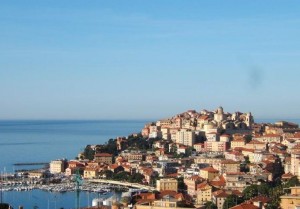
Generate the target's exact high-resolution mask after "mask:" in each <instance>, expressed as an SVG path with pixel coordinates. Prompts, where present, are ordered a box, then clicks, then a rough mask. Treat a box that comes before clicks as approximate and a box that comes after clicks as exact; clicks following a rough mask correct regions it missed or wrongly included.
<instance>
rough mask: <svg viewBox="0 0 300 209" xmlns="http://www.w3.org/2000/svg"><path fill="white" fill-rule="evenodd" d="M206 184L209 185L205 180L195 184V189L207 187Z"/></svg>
mask: <svg viewBox="0 0 300 209" xmlns="http://www.w3.org/2000/svg"><path fill="white" fill-rule="evenodd" d="M207 186H210V185H209V184H208V183H207V181H205V182H202V183H200V184H198V185H197V190H198V189H199V190H202V189H204V188H205V187H207Z"/></svg>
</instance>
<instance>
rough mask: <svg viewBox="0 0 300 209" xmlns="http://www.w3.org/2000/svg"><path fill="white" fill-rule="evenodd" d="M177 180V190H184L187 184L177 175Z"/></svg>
mask: <svg viewBox="0 0 300 209" xmlns="http://www.w3.org/2000/svg"><path fill="white" fill-rule="evenodd" d="M177 181H178V191H185V190H186V189H187V186H186V185H185V183H184V178H183V177H179V178H178V179H177Z"/></svg>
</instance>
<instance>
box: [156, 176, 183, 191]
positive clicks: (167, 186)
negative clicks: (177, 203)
mask: <svg viewBox="0 0 300 209" xmlns="http://www.w3.org/2000/svg"><path fill="white" fill-rule="evenodd" d="M156 189H157V190H158V191H164V190H171V191H176V192H177V190H178V181H177V180H176V179H171V178H168V179H160V180H157V181H156Z"/></svg>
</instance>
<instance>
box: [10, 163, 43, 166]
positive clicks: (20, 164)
mask: <svg viewBox="0 0 300 209" xmlns="http://www.w3.org/2000/svg"><path fill="white" fill-rule="evenodd" d="M13 165H14V166H24V165H49V163H14V164H13Z"/></svg>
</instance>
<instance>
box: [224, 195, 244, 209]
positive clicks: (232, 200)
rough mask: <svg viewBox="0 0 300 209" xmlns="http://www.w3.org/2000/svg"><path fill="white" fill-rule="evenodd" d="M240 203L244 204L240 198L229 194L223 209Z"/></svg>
mask: <svg viewBox="0 0 300 209" xmlns="http://www.w3.org/2000/svg"><path fill="white" fill-rule="evenodd" d="M242 202H244V199H243V198H242V197H239V196H237V195H235V194H231V195H229V196H228V197H227V198H226V199H225V201H224V204H223V209H228V208H231V207H233V206H236V205H238V204H241V203H242Z"/></svg>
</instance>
